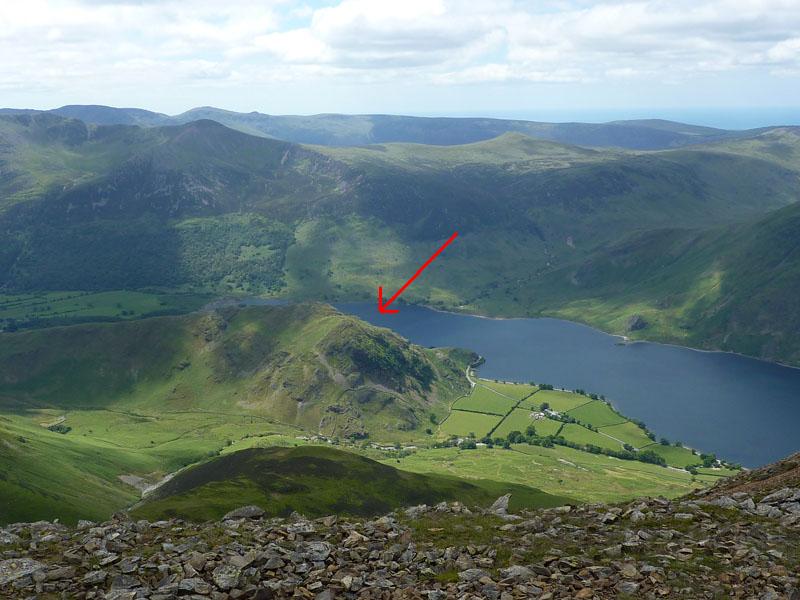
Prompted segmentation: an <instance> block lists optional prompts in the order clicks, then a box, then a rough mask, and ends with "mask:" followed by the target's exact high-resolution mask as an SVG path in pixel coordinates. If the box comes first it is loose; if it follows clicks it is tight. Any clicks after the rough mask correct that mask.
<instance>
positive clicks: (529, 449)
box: [383, 444, 717, 502]
mask: <svg viewBox="0 0 800 600" xmlns="http://www.w3.org/2000/svg"><path fill="white" fill-rule="evenodd" d="M383 462H385V463H386V464H390V465H392V466H394V467H397V468H399V469H405V470H408V471H413V472H418V473H439V474H448V475H454V476H457V477H465V478H474V479H490V478H491V479H495V480H502V481H507V482H509V483H519V484H523V485H527V486H531V487H535V488H538V489H541V490H542V491H544V492H547V493H549V494H555V495H559V496H570V497H572V498H575V499H576V500H579V501H582V502H620V501H624V500H630V499H632V498H638V497H642V496H659V495H662V496H666V497H670V498H674V497H677V496H681V495H683V494H686V493H688V492H690V491H691V490H693V489H695V488H697V487H702V486H703V485H706V484H707V483H708V482H709V481H716V480H717V478H715V477H707V476H701V477H699V478H694V477H692V476H691V475H690V474H689V473H688V472H685V471H676V470H674V469H666V468H664V467H660V466H657V465H650V464H645V463H641V462H637V461H626V460H620V459H616V458H611V457H608V456H603V455H595V454H590V453H588V452H582V451H580V450H573V449H572V448H566V447H563V446H555V447H553V448H543V447H541V446H529V445H527V444H515V445H514V446H513V447H512V449H511V450H504V449H502V448H497V447H495V448H493V449H489V448H478V449H477V450H460V449H458V448H440V449H425V450H419V451H417V452H415V453H413V454H411V455H409V456H405V457H402V458H397V459H385V460H384V461H383Z"/></svg>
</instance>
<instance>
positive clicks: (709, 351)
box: [351, 301, 800, 370]
mask: <svg viewBox="0 0 800 600" xmlns="http://www.w3.org/2000/svg"><path fill="white" fill-rule="evenodd" d="M351 302H352V301H351ZM356 302H357V301H356ZM405 306H419V307H421V308H426V309H428V310H430V311H433V312H438V313H443V314H449V315H459V316H467V317H475V318H477V319H487V320H490V321H524V320H529V319H550V320H553V321H563V322H564V323H572V324H573V325H582V326H583V327H588V328H589V329H592V330H593V331H598V332H600V333H604V334H605V335H608V336H611V337H615V338H619V339H620V340H621V341H622V342H623V343H624V344H625V345H634V344H655V345H658V346H668V347H671V348H680V349H682V350H691V351H692V352H700V353H704V354H728V355H731V356H738V357H740V358H747V359H750V360H755V361H758V362H761V363H766V364H768V365H777V366H779V367H786V368H787V369H795V370H800V365H793V364H790V363H784V362H781V361H779V360H770V359H767V358H759V357H758V356H752V355H751V354H742V353H741V352H735V351H733V350H719V349H717V350H715V349H707V348H695V347H693V346H685V345H683V344H678V343H675V342H662V341H658V340H634V339H631V338H629V337H628V336H626V335H623V334H620V333H612V332H610V331H606V330H604V329H600V328H599V327H597V326H595V325H592V324H591V323H587V322H585V321H573V320H571V319H564V318H563V317H554V316H548V315H541V316H535V317H494V316H490V315H483V314H480V313H473V312H469V311H466V310H464V311H459V310H447V309H443V308H437V307H434V306H429V305H427V304H423V303H416V302H415V303H410V302H409V303H405Z"/></svg>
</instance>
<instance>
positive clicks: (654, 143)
mask: <svg viewBox="0 0 800 600" xmlns="http://www.w3.org/2000/svg"><path fill="white" fill-rule="evenodd" d="M2 112H6V113H13V112H15V109H2ZM19 112H30V111H29V110H28V109H20V111H19ZM42 112H45V111H42ZM47 112H51V113H55V114H60V115H63V116H68V117H74V118H79V119H81V120H84V121H87V122H91V123H97V124H105V125H112V124H128V125H131V124H138V125H143V126H151V127H152V126H163V125H169V124H176V123H184V122H187V121H192V120H196V119H197V118H211V119H214V120H216V121H219V122H221V123H223V124H225V125H227V126H229V127H232V128H234V129H239V130H241V131H244V132H246V133H250V134H253V135H260V136H266V137H274V138H278V139H285V140H287V141H292V142H296V143H304V144H322V145H333V146H359V145H365V144H380V143H390V142H416V143H424V144H441V145H457V144H464V143H470V142H476V141H480V140H485V139H491V138H493V137H496V136H497V135H500V134H502V133H504V132H506V131H519V132H522V133H528V134H529V135H532V136H533V137H537V138H541V139H548V140H552V141H560V142H563V143H569V144H574V145H586V146H598V147H609V146H616V147H622V148H628V149H635V150H657V149H666V148H673V147H679V146H685V145H690V144H695V143H704V142H709V141H712V140H714V139H723V138H728V137H742V136H744V137H747V136H749V135H752V134H753V133H754V132H756V131H758V130H750V131H732V130H723V129H717V128H713V127H704V126H696V125H688V124H685V123H677V122H671V121H666V120H663V119H634V120H627V121H619V120H617V121H609V122H606V123H580V122H563V123H547V122H539V121H525V120H518V119H501V118H491V117H412V116H402V115H390V114H355V115H347V114H336V113H320V114H315V115H270V114H264V113H260V112H257V111H252V112H249V113H238V112H235V111H229V110H224V109H219V108H215V107H211V106H203V107H195V108H192V109H189V110H187V111H185V112H183V113H180V114H177V115H165V114H163V113H157V112H153V111H147V110H144V109H138V108H116V107H108V106H102V105H67V106H63V107H60V108H56V109H51V110H49V111H47Z"/></svg>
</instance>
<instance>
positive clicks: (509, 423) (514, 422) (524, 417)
mask: <svg viewBox="0 0 800 600" xmlns="http://www.w3.org/2000/svg"><path fill="white" fill-rule="evenodd" d="M528 425H533V426H534V428H535V429H536V435H539V436H547V435H555V434H556V432H558V430H559V429H561V425H562V424H561V423H560V422H559V421H554V420H552V419H538V420H533V419H532V418H531V411H530V410H528V409H525V408H515V409H514V411H513V412H512V413H511V414H510V415H508V417H506V418H505V419H504V420H503V422H502V423H500V425H499V427H498V428H497V429H495V431H494V434H493V435H495V436H499V437H506V436H507V435H508V434H509V432H511V431H519V432H522V433H525V430H526V429H527V427H528Z"/></svg>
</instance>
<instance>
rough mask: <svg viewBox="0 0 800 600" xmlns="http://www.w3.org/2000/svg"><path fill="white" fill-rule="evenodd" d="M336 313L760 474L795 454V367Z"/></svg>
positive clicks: (410, 315) (536, 327) (596, 335)
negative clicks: (603, 403)
mask: <svg viewBox="0 0 800 600" xmlns="http://www.w3.org/2000/svg"><path fill="white" fill-rule="evenodd" d="M337 308H339V309H340V310H342V311H344V312H348V313H351V314H353V315H356V316H358V317H360V318H362V319H364V320H366V321H369V322H370V323H374V324H376V325H381V326H384V327H389V328H391V329H393V330H395V331H397V332H398V333H399V334H401V335H402V336H404V337H406V338H408V339H409V340H411V341H412V342H414V343H416V344H420V345H423V346H458V347H462V348H469V349H471V350H474V351H475V352H477V353H478V354H480V355H481V356H483V357H485V358H486V364H484V365H483V366H482V367H481V368H480V370H479V373H480V375H481V376H483V377H489V378H497V379H505V380H509V381H537V382H540V383H550V384H553V385H555V386H556V387H563V388H568V389H575V388H582V389H585V390H586V391H588V392H595V393H598V394H604V395H605V396H606V397H607V398H608V399H609V400H611V402H612V404H613V405H614V406H615V407H616V408H617V409H618V410H619V411H620V412H622V413H623V414H625V415H626V416H629V417H633V418H636V419H640V420H642V421H644V422H645V423H646V424H647V425H648V426H649V427H650V429H652V430H653V431H654V432H655V433H656V435H658V436H665V437H667V438H669V439H670V440H680V441H682V442H683V443H684V444H687V445H689V446H691V447H694V448H697V449H699V450H703V451H706V452H715V453H716V454H717V455H718V456H720V457H723V458H725V459H727V460H730V461H733V462H739V463H741V464H743V465H745V466H751V467H752V466H758V465H761V464H765V463H768V462H771V461H773V460H776V459H779V458H782V457H784V456H786V455H788V454H791V453H793V452H796V451H797V450H800V369H792V368H789V367H783V366H780V365H776V364H772V363H767V362H763V361H759V360H755V359H751V358H746V357H742V356H737V355H733V354H725V353H719V352H698V351H695V350H690V349H688V348H680V347H676V346H667V345H662V344H652V343H633V344H621V343H620V339H619V338H617V337H614V336H611V335H608V334H605V333H603V332H601V331H597V330H595V329H592V328H590V327H586V326H584V325H579V324H576V323H571V322H568V321H561V320H558V319H507V320H500V319H485V318H481V317H473V316H467V315H458V314H452V313H443V312H437V311H433V310H429V309H426V308H421V307H415V306H401V307H400V312H399V313H398V314H393V315H381V314H379V313H378V311H377V309H376V307H375V304H374V303H347V304H339V305H337Z"/></svg>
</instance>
